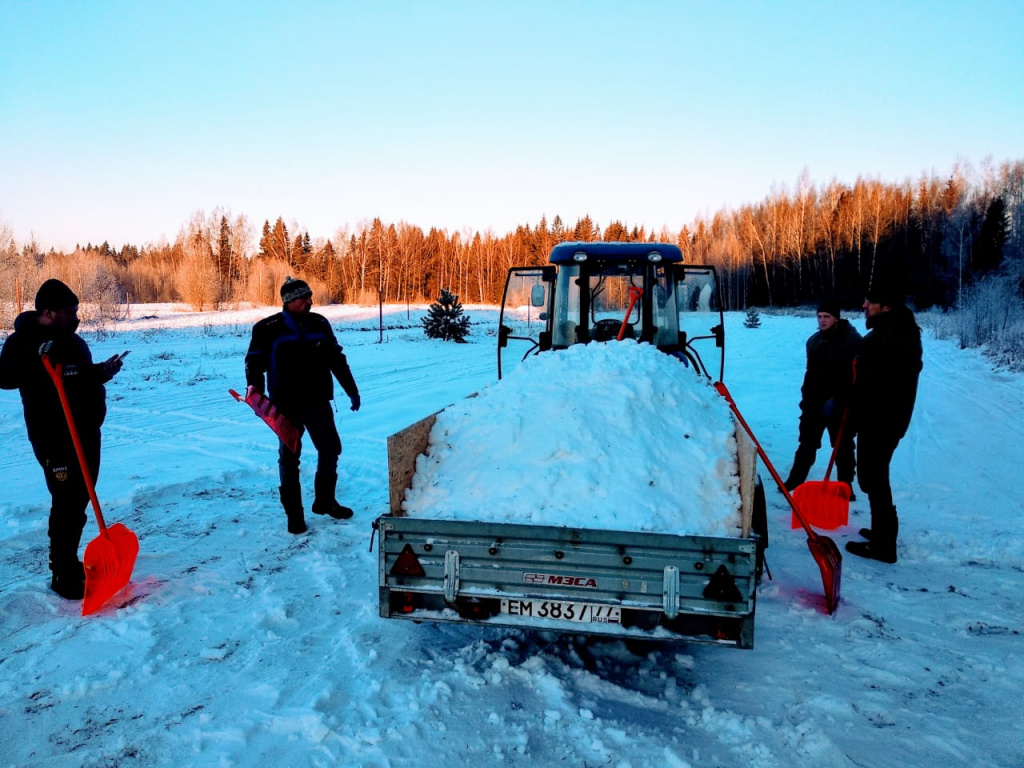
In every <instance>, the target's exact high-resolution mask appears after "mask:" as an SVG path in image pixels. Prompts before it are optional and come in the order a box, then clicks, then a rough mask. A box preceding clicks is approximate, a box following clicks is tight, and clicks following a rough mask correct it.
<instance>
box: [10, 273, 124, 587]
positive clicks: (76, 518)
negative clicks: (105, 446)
mask: <svg viewBox="0 0 1024 768" xmlns="http://www.w3.org/2000/svg"><path fill="white" fill-rule="evenodd" d="M35 306H36V308H35V310H34V311H33V310H28V311H26V312H22V313H21V314H20V315H18V317H17V319H16V320H15V321H14V333H12V334H11V335H10V336H9V337H8V338H7V341H5V342H4V346H3V350H2V351H0V388H2V389H18V390H20V392H21V402H22V405H23V407H24V410H25V426H26V427H27V429H28V439H29V442H30V443H31V444H32V450H33V452H34V453H35V456H36V460H37V461H38V462H39V465H40V466H41V467H42V468H43V473H44V475H45V478H46V487H47V489H48V490H49V492H50V497H51V499H52V504H51V507H50V519H49V528H48V532H49V536H50V571H51V573H52V579H51V581H50V588H51V589H52V590H53V591H54V592H56V593H57V594H58V595H60V596H61V597H63V598H65V599H67V600H81V599H82V596H83V594H84V592H85V571H84V569H83V567H82V563H81V561H80V560H79V559H78V547H79V544H81V541H82V530H83V529H84V528H85V521H86V515H85V509H86V507H87V506H88V504H89V491H88V488H87V486H86V483H85V478H84V477H83V475H82V470H81V467H80V465H79V461H78V458H77V456H76V455H75V447H74V443H73V442H72V439H71V432H70V430H69V429H68V423H67V419H66V418H65V416H64V410H63V408H62V407H61V403H60V398H59V396H58V394H57V388H56V387H55V386H54V384H53V381H52V380H51V379H50V376H49V374H48V373H47V372H46V369H45V368H44V367H43V362H42V356H43V355H44V354H45V355H46V356H47V357H48V358H49V359H50V361H51V362H52V363H53V364H54V365H57V364H60V365H61V369H62V376H63V383H64V389H65V391H66V392H67V397H68V403H69V405H70V406H71V413H72V416H73V418H74V420H75V426H76V427H77V428H78V433H79V437H80V438H81V441H82V448H83V450H84V452H85V457H86V463H87V464H88V466H89V471H90V474H91V475H92V481H93V483H95V482H96V478H97V476H98V475H99V469H100V427H101V426H102V425H103V420H104V418H105V417H106V414H107V404H106V396H107V395H106V388H105V387H104V384H106V383H107V382H108V381H110V380H111V379H112V378H113V377H114V376H115V375H116V374H117V373H118V371H120V370H121V365H122V360H123V359H124V355H114V356H113V357H111V358H110V359H108V360H105V361H103V362H102V363H93V361H92V353H91V352H90V351H89V345H88V344H86V343H85V339H83V338H82V337H81V336H79V335H78V334H77V333H75V331H76V330H77V329H78V322H79V321H78V297H77V296H76V295H75V294H74V292H73V291H72V290H71V289H70V288H68V286H67V285H65V284H64V283H62V282H61V281H60V280H54V279H51V280H47V281H46V282H44V283H43V284H42V285H41V286H40V288H39V291H38V293H37V294H36V301H35ZM125 354H127V352H126V353H125Z"/></svg>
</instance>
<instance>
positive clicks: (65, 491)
mask: <svg viewBox="0 0 1024 768" xmlns="http://www.w3.org/2000/svg"><path fill="white" fill-rule="evenodd" d="M80 437H81V440H82V449H83V451H84V453H85V460H86V463H87V464H88V466H89V469H90V474H91V476H92V481H93V485H94V486H95V483H96V480H97V479H98V478H99V474H100V442H101V440H100V432H99V430H96V431H95V432H86V433H84V434H81V435H80ZM32 450H33V452H34V453H35V455H36V460H37V461H38V462H39V466H41V467H42V468H43V474H44V476H45V477H46V488H47V490H48V491H49V492H50V499H51V504H50V519H49V524H48V526H47V532H48V533H49V536H50V570H51V571H53V572H54V573H58V572H64V571H68V572H71V573H74V572H75V570H76V569H78V568H80V566H79V565H78V563H79V560H78V547H79V544H81V541H82V531H83V530H84V528H85V521H86V514H85V509H86V507H87V506H89V489H88V488H87V487H86V484H85V478H84V477H83V475H82V468H81V465H80V464H79V461H78V455H77V454H76V453H75V448H74V446H73V445H72V444H71V441H70V437H69V438H68V440H67V442H66V443H63V442H57V443H51V444H47V445H37V444H35V443H33V444H32Z"/></svg>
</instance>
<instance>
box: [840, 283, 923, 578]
mask: <svg viewBox="0 0 1024 768" xmlns="http://www.w3.org/2000/svg"><path fill="white" fill-rule="evenodd" d="M864 317H865V320H866V323H867V327H868V334H867V336H865V337H864V341H863V343H862V344H861V348H860V354H859V355H858V356H857V379H856V381H855V382H854V385H853V411H852V415H853V418H854V420H855V422H856V424H857V464H858V466H859V476H860V487H861V490H863V491H864V492H865V493H866V494H867V495H868V502H869V503H870V505H871V527H870V528H861V530H860V534H861V536H863V537H864V538H865V539H867V541H851V542H849V543H848V544H847V545H846V550H847V551H848V552H849V553H850V554H853V555H856V556H858V557H866V558H870V559H872V560H878V561H880V562H883V563H895V562H896V539H897V537H898V536H899V528H900V524H899V517H898V516H897V514H896V507H895V506H894V505H893V500H892V486H891V485H890V481H889V465H890V463H891V462H892V456H893V453H894V452H895V451H896V446H897V445H899V442H900V440H902V439H903V436H904V435H905V434H906V433H907V429H908V428H909V426H910V417H911V415H912V414H913V412H914V402H915V400H916V399H917V383H918V378H919V377H920V375H921V368H922V367H923V363H922V351H921V329H920V328H919V327H918V325H917V321H916V319H915V318H914V313H913V312H912V311H911V310H910V309H909V308H908V307H907V306H906V305H905V304H904V300H903V297H902V296H901V295H900V294H898V293H897V292H895V291H894V290H893V289H892V288H890V287H888V286H886V285H881V286H873V287H872V288H870V289H869V290H868V292H867V297H866V298H865V299H864Z"/></svg>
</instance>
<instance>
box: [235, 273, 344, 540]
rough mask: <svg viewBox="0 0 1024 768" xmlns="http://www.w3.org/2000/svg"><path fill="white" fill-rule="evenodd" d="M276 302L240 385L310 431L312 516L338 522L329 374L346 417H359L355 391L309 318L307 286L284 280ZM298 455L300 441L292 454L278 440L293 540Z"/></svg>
mask: <svg viewBox="0 0 1024 768" xmlns="http://www.w3.org/2000/svg"><path fill="white" fill-rule="evenodd" d="M281 303H282V305H283V307H282V311H281V312H278V313H277V314H276V315H271V316H270V317H267V318H264V319H263V320H260V321H259V322H258V323H256V325H254V326H253V329H252V341H251V342H250V344H249V351H248V352H247V353H246V356H245V379H246V383H247V384H248V385H249V387H250V388H251V389H253V390H255V391H257V392H259V393H260V394H264V390H265V389H266V390H268V394H269V396H270V400H271V402H273V404H274V406H275V407H276V408H277V410H278V411H279V412H280V413H281V414H283V415H284V417H285V418H286V419H288V420H289V421H290V422H291V423H292V424H294V425H295V426H296V427H298V428H299V431H300V433H301V432H305V431H308V432H309V437H310V439H311V440H312V441H313V446H314V447H315V448H316V451H317V467H316V475H315V476H314V481H313V482H314V491H315V494H316V495H315V498H314V501H313V512H314V513H315V514H318V515H330V516H331V517H333V518H336V519H339V520H345V519H348V518H350V517H352V514H353V512H352V509H350V508H349V507H346V506H343V505H342V504H339V503H338V502H337V501H336V500H335V498H334V496H335V491H336V488H337V484H338V457H339V456H340V455H341V438H340V437H339V436H338V428H337V427H336V426H335V424H334V414H333V413H332V411H331V400H333V399H334V383H333V381H332V380H331V376H332V374H333V376H334V378H335V379H337V380H338V383H339V384H341V387H342V389H344V390H345V394H346V395H348V397H349V400H350V401H351V404H352V410H353V411H358V410H359V405H360V400H359V389H358V387H356V381H355V378H354V377H353V376H352V371H351V370H350V369H349V367H348V360H347V359H346V358H345V353H344V352H342V350H341V345H339V344H338V341H337V339H336V338H335V336H334V331H333V329H332V328H331V324H330V322H328V320H327V318H326V317H324V316H323V315H318V314H316V313H315V312H312V311H311V309H312V306H313V291H312V290H311V289H310V287H309V285H308V284H307V283H306V282H305V281H304V280H296V279H293V278H291V277H286V278H285V281H284V284H283V285H282V286H281ZM300 440H301V434H300ZM301 453H302V444H301V442H300V443H299V446H298V450H296V451H294V452H293V451H292V450H291V448H289V447H288V445H287V444H286V443H285V442H284V441H281V443H280V445H279V447H278V460H277V465H278V470H279V474H280V479H281V486H280V488H279V492H280V494H281V505H282V506H283V507H284V511H285V515H286V516H287V517H288V532H289V533H296V534H298V533H304V532H305V531H306V519H305V512H304V508H303V504H302V486H301V483H300V479H299V456H300V455H301Z"/></svg>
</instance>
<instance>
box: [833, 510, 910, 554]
mask: <svg viewBox="0 0 1024 768" xmlns="http://www.w3.org/2000/svg"><path fill="white" fill-rule="evenodd" d="M886 523H887V525H886V524H882V523H881V522H880V521H878V520H875V519H874V518H873V519H872V521H871V527H870V528H861V530H860V535H861V536H863V537H864V538H865V539H867V541H851V542H849V543H848V544H847V545H846V551H847V552H849V553H850V554H851V555H856V556H857V557H866V558H868V559H870V560H878V561H879V562H881V563H889V564H890V565H892V564H893V563H895V562H896V559H897V558H896V539H897V537H898V536H899V530H900V521H899V518H898V517H896V509H895V507H894V508H893V510H892V516H891V518H890V519H889V520H887V521H886Z"/></svg>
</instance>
